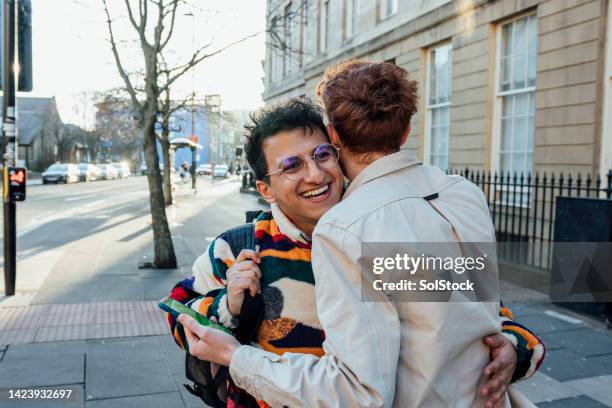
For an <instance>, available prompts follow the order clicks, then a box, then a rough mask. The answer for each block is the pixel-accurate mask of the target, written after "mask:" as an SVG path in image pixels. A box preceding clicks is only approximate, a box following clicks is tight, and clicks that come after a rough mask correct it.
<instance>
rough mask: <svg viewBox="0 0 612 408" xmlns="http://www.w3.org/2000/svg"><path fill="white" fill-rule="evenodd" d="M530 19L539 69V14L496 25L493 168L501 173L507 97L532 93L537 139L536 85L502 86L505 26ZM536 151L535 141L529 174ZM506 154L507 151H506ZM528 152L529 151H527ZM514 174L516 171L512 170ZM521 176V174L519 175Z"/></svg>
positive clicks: (533, 12)
mask: <svg viewBox="0 0 612 408" xmlns="http://www.w3.org/2000/svg"><path fill="white" fill-rule="evenodd" d="M530 17H534V19H535V20H534V26H535V30H536V55H535V58H536V61H535V62H534V63H535V64H536V67H537V28H538V21H537V13H536V11H535V10H530V11H527V12H525V13H521V14H519V15H516V16H514V17H512V18H509V19H506V20H503V21H501V22H498V23H496V25H495V36H496V39H495V44H496V46H495V74H494V84H493V86H494V89H493V121H492V122H493V128H492V139H491V168H492V170H494V171H498V172H501V171H502V168H501V164H502V163H501V156H502V149H501V148H502V131H503V130H502V116H503V100H504V97H505V96H512V95H518V94H528V93H532V95H533V98H534V101H533V103H534V129H533V134H534V139H535V110H536V108H537V107H535V93H536V89H537V87H536V86H535V85H533V86H526V87H524V88H520V89H510V90H506V91H504V90H502V84H501V76H502V69H503V66H502V64H503V31H504V26H506V25H508V24H514V23H515V22H516V21H519V20H521V19H528V18H530ZM513 36H514V31H513ZM525 65H526V66H527V67H529V59H528V58H527V59H526V61H525ZM536 77H537V68H536ZM534 151H535V140H534V144H533V146H531V155H532V168H531V169H527V173H529V172H531V173H533V171H534V167H535V166H534V163H533V155H534ZM504 152H506V151H504ZM508 152H513V151H512V150H510V151H508ZM527 152H528V151H527ZM512 171H513V172H514V171H515V170H512ZM527 173H525V176H527ZM517 174H519V175H520V172H519V173H517Z"/></svg>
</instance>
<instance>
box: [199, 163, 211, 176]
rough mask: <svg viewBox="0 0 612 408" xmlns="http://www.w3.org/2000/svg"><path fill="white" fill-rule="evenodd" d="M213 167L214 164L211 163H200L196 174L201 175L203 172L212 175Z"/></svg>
mask: <svg viewBox="0 0 612 408" xmlns="http://www.w3.org/2000/svg"><path fill="white" fill-rule="evenodd" d="M211 168H212V166H211V165H210V163H204V164H200V165H199V166H198V167H196V174H197V175H198V176H201V175H203V174H207V175H210V170H211Z"/></svg>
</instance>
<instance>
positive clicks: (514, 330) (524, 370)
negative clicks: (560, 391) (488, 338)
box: [499, 303, 546, 382]
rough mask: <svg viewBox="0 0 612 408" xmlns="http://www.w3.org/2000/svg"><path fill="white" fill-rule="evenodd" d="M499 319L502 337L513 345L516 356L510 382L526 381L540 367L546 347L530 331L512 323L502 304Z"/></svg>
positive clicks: (510, 316)
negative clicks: (516, 359)
mask: <svg viewBox="0 0 612 408" xmlns="http://www.w3.org/2000/svg"><path fill="white" fill-rule="evenodd" d="M499 318H500V320H501V325H502V330H501V332H502V335H504V336H505V337H506V338H507V339H508V340H510V342H511V343H512V344H513V345H514V347H515V348H516V352H517V356H518V361H517V364H516V368H515V370H514V375H513V376H512V382H516V381H521V380H526V379H528V378H529V377H531V376H532V375H533V374H534V373H535V372H536V371H537V370H538V369H539V368H540V366H541V365H542V361H544V356H545V354H546V347H545V346H544V343H542V340H540V338H539V337H538V336H536V335H535V334H534V333H533V332H532V331H531V330H529V329H528V328H526V327H525V326H523V325H521V324H519V323H517V322H515V321H514V316H513V315H512V311H511V310H510V309H508V308H507V307H505V306H504V305H503V303H502V304H501V306H500V309H499Z"/></svg>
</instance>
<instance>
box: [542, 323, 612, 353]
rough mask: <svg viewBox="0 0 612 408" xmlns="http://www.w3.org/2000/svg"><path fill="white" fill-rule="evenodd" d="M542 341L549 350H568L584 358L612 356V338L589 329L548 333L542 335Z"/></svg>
mask: <svg viewBox="0 0 612 408" xmlns="http://www.w3.org/2000/svg"><path fill="white" fill-rule="evenodd" d="M542 341H543V342H544V344H546V347H547V348H548V349H549V350H552V349H555V348H566V349H568V350H572V351H574V352H576V353H578V354H580V355H583V356H595V355H600V354H608V353H610V354H612V336H611V335H608V334H607V333H605V332H604V333H600V332H596V331H594V330H591V329H588V328H580V329H575V330H567V331H564V332H563V333H546V334H543V335H542Z"/></svg>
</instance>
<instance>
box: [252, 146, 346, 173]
mask: <svg viewBox="0 0 612 408" xmlns="http://www.w3.org/2000/svg"><path fill="white" fill-rule="evenodd" d="M326 145H329V146H331V147H333V148H334V149H336V153H337V157H336V162H335V163H334V165H336V164H338V162H339V161H340V148H339V147H338V146H336V145H335V144H333V143H321V144H320V145H318V146H317V147H315V148H314V150H313V154H311V155H310V156H301V155H296V156H289V157H285V158H284V159H283V160H282V161H281V163H280V165H279V167H281V168H279V169H277V170H274V171H271V172H270V173H268V174H266V175H265V176H264V178H266V177H270V176H272V175H274V174H278V173H281V174H282V175H283V176H284V177H285V178H286V179H287V180H290V181H298V180H299V178H298V179H297V180H294V179H291V178H289V177H288V176H287V175H286V174H285V173H284V169H283V168H282V165H283V163H284V162H285V160H287V159H289V158H291V157H299V158H301V159H302V160H304V162H306V161H307V159H312V161H313V162H314V164H315V165H316V166H317V167H318V168H319V169H322V168H330V169H331V168H332V167H333V166H331V167H321V166H320V165H319V164H318V163H317V161H316V160H315V157H314V156H315V155H314V152H316V151H317V150H318V149H319V148H320V147H321V146H326Z"/></svg>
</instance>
